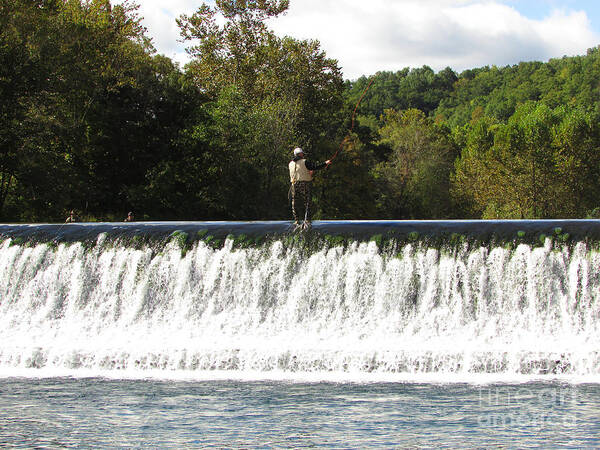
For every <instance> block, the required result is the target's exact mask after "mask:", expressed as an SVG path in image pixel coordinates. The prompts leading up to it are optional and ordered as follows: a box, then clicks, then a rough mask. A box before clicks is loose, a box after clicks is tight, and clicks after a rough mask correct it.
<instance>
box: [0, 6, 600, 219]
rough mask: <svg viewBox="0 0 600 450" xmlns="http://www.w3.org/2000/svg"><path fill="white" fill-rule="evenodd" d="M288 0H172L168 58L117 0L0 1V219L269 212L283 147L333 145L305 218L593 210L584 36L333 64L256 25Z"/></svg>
mask: <svg viewBox="0 0 600 450" xmlns="http://www.w3.org/2000/svg"><path fill="white" fill-rule="evenodd" d="M288 6H289V2H288V1H287V0H265V1H261V2H243V4H242V3H241V2H239V1H236V0H218V1H217V2H216V5H215V6H209V5H207V4H204V5H202V6H200V8H199V9H198V10H197V11H196V13H195V14H193V15H191V16H182V17H180V18H179V19H178V25H179V27H180V29H181V33H182V37H183V38H184V39H185V41H186V42H187V44H188V51H189V53H190V55H191V57H192V60H191V62H190V63H189V64H188V65H187V66H186V67H183V68H182V67H179V66H178V65H177V64H175V63H174V62H172V61H171V60H170V59H169V58H166V57H164V56H160V55H157V54H156V53H155V51H154V49H153V48H152V44H151V41H150V40H149V39H148V37H147V34H146V30H145V29H144V28H143V26H142V25H141V20H140V17H139V16H138V15H137V7H136V6H135V4H133V3H131V2H125V3H122V4H121V5H111V3H110V2H109V1H108V0H0V219H1V220H3V221H55V220H60V221H62V220H64V218H65V217H66V213H67V211H69V210H71V209H74V210H75V211H76V213H77V214H78V215H79V216H80V217H81V218H82V219H84V220H122V219H123V218H124V217H125V215H126V213H127V211H129V210H133V211H134V212H135V214H136V218H137V219H138V220H141V219H155V220H169V219H184V220H202V219H215V220H216V219H244V220H246V219H255V220H259V219H284V218H288V217H289V215H290V214H289V206H288V196H287V192H288V187H289V180H288V174H287V161H289V158H290V156H291V150H292V149H293V148H294V147H296V146H300V147H303V148H304V149H305V150H307V151H308V153H309V154H310V157H311V158H313V159H317V160H324V159H327V158H329V157H331V156H332V155H333V154H334V153H335V152H336V150H337V149H338V148H341V151H340V153H339V156H338V157H337V158H336V159H335V161H334V164H333V165H332V166H331V167H330V168H329V169H327V170H326V171H323V172H320V173H319V176H318V178H317V179H316V181H315V189H314V190H313V191H314V195H315V200H316V202H315V215H314V216H315V218H330V219H333V218H356V219H358V218H391V219H405V218H457V217H485V218H521V217H523V218H537V217H540V218H545V217H586V216H588V215H595V214H597V212H596V211H595V210H596V208H598V207H600V200H598V199H599V198H600V188H599V187H598V186H599V183H598V179H599V176H600V126H599V125H598V123H599V119H600V108H599V106H598V105H599V103H598V102H599V100H600V51H599V49H598V48H594V49H590V50H589V51H588V52H587V55H585V56H578V57H569V58H566V57H565V58H562V59H554V60H551V61H549V62H546V63H543V62H523V63H520V64H518V65H515V66H510V67H501V68H498V67H491V68H490V67H485V68H479V69H472V70H467V71H465V72H463V73H460V74H458V73H456V72H454V71H453V70H452V69H450V68H447V69H444V70H442V71H440V72H437V73H436V72H434V71H433V70H432V69H430V68H429V67H422V68H417V69H403V70H401V71H399V72H395V73H391V72H380V73H377V74H375V75H373V76H371V77H367V76H365V77H362V78H360V79H358V80H356V81H344V80H343V76H342V73H341V71H340V69H339V67H338V64H337V61H335V60H332V59H330V58H328V57H327V55H326V54H325V52H324V51H323V50H322V49H321V48H320V45H319V43H318V42H317V41H310V40H308V41H300V40H296V39H293V38H290V37H284V38H282V37H278V36H276V35H275V34H274V33H273V32H272V31H271V30H270V29H269V28H268V27H267V26H266V21H267V20H268V19H272V18H275V17H277V16H278V15H280V14H281V13H283V12H285V10H286V9H287V8H288ZM217 18H218V20H217ZM275 20H276V19H275ZM432 63H433V62H432ZM370 80H373V84H372V86H371V87H370V89H369V90H368V91H367V92H366V94H365V97H364V99H363V101H362V102H361V104H360V106H359V110H358V119H357V126H356V127H355V128H354V129H353V130H352V132H349V131H348V130H349V129H350V127H351V118H352V111H353V109H354V107H355V106H356V104H357V101H358V99H359V97H360V96H361V94H362V93H363V92H364V89H365V87H366V86H367V84H368V83H369V81H370Z"/></svg>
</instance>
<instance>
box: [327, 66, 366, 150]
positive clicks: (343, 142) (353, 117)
mask: <svg viewBox="0 0 600 450" xmlns="http://www.w3.org/2000/svg"><path fill="white" fill-rule="evenodd" d="M373 81H375V76H373V77H372V78H371V81H369V84H367V87H366V88H365V89H364V91H363V92H362V94H361V96H360V98H359V99H358V102H356V106H355V107H354V111H353V112H352V124H351V126H350V129H349V130H348V133H347V134H346V136H345V137H344V139H342V142H341V143H340V147H339V148H338V149H337V151H336V152H335V154H334V155H333V156H332V157H331V158H329V160H330V161H333V160H334V159H335V158H336V157H337V155H338V153H340V151H341V150H342V148H343V147H344V144H345V143H346V139H347V138H348V136H350V133H352V130H354V119H355V118H356V111H358V107H359V105H360V102H362V99H363V98H364V97H365V94H366V93H367V91H368V90H369V88H370V87H371V85H372V84H373Z"/></svg>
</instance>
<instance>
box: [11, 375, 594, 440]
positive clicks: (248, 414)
mask: <svg viewBox="0 0 600 450" xmlns="http://www.w3.org/2000/svg"><path fill="white" fill-rule="evenodd" d="M599 412H600V387H599V386H598V385H593V384H592V385H587V384H582V385H573V384H564V383H548V382H545V383H536V382H530V383H524V384H488V385H474V384H435V383H323V382H321V383H304V382H294V383H292V382H275V381H253V382H251V381H226V380H221V381H217V380H213V381H204V382H184V381H160V380H111V379H100V378H43V379H36V378H25V379H24V378H7V379H0V442H2V443H3V444H4V445H7V446H10V447H23V448H30V447H37V448H56V447H61V448H68V447H80V446H84V447H92V448H100V447H101V448H112V447H134V448H143V447H151V448H156V447H172V448H192V447H204V448H206V447H218V448H222V447H228V448H231V447H237V448H240V447H241V448H249V447H251V448H255V447H262V448H290V447H293V448H305V447H311V448H315V447H316V448H324V447H328V448H362V447H367V446H370V447H387V448H390V447H405V448H406V447H409V448H432V447H450V448H465V447H468V448H477V447H478V448H491V447H495V448H511V447H519V448H559V447H564V448H597V447H598V446H600V438H599V436H600V422H599V420H598V414H599Z"/></svg>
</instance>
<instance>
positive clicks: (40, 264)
mask: <svg viewBox="0 0 600 450" xmlns="http://www.w3.org/2000/svg"><path fill="white" fill-rule="evenodd" d="M105 240H106V234H101V235H100V236H99V237H98V240H97V242H96V243H95V244H94V245H86V244H84V243H82V242H74V243H68V244H67V243H60V244H58V245H51V244H42V243H38V244H30V245H27V244H25V243H19V242H17V241H14V240H11V239H10V238H9V239H6V240H4V241H3V242H2V243H1V244H0V368H4V369H6V368H35V369H39V370H42V371H43V370H47V369H53V368H68V369H70V370H73V371H77V370H83V369H88V370H102V371H119V370H137V371H142V372H143V371H150V370H155V369H156V370H162V371H167V372H178V371H184V372H186V373H190V372H194V373H199V372H203V371H231V372H232V373H233V372H247V371H253V372H259V373H273V372H282V373H306V372H309V373H375V374H431V373H447V374H515V375H536V376H537V375H540V376H545V375H576V376H590V375H591V376H598V375H599V374H600V353H599V352H600V348H599V346H598V344H599V343H600V300H599V297H600V253H598V252H597V251H595V250H593V249H591V248H589V247H588V246H587V245H586V244H585V243H583V242H579V243H574V244H572V245H566V244H565V245H554V244H552V243H550V240H547V241H546V245H544V246H537V247H533V246H530V245H526V244H520V245H514V246H511V247H507V246H493V245H490V246H473V245H457V246H454V247H449V248H443V247H442V248H436V247H433V246H428V245H427V244H426V243H425V242H414V243H403V244H402V245H399V246H397V247H395V248H393V249H388V250H382V249H380V248H379V247H378V246H377V244H376V243H375V242H353V243H349V244H347V243H346V244H345V245H339V246H336V245H334V244H329V245H323V246H322V247H321V248H316V249H313V250H311V251H307V250H306V249H305V248H302V247H301V246H297V245H296V246H294V245H289V244H288V243H286V242H284V241H283V240H277V239H273V240H270V241H267V242H266V243H263V244H261V245H256V246H254V247H247V248H238V247H236V246H234V242H233V241H232V240H231V239H227V240H226V241H225V243H224V245H223V246H222V247H220V248H213V246H210V245H208V244H207V243H205V242H203V241H198V242H196V243H195V244H194V245H193V246H192V247H191V248H190V249H188V250H187V251H186V252H182V249H181V248H180V246H178V245H177V242H175V241H171V242H168V243H165V244H162V245H160V246H156V245H154V246H153V245H149V244H148V245H145V246H144V245H137V246H128V245H125V244H118V243H114V242H113V243H108V242H105Z"/></svg>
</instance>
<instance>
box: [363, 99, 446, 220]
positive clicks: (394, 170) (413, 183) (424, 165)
mask: <svg viewBox="0 0 600 450" xmlns="http://www.w3.org/2000/svg"><path fill="white" fill-rule="evenodd" d="M379 134H380V136H381V140H380V141H379V142H380V143H381V144H383V145H387V146H389V147H390V148H391V149H392V153H391V155H390V158H389V160H388V161H386V162H383V163H381V164H379V165H378V166H377V167H376V168H375V169H374V176H375V177H376V178H377V179H378V180H379V186H380V189H381V193H380V195H379V201H380V202H381V203H380V208H381V209H383V210H384V211H387V214H389V216H391V217H392V218H401V217H410V218H419V219H423V218H443V217H448V216H449V215H450V214H451V210H450V207H451V204H450V194H449V192H450V191H449V187H450V183H449V178H450V173H451V171H452V168H453V163H454V159H455V158H456V155H457V150H456V147H455V146H454V144H453V142H452V140H451V138H450V136H449V132H448V130H447V129H446V128H444V127H440V126H438V125H437V124H435V123H434V122H433V121H431V120H430V119H428V118H427V117H426V116H425V114H424V113H423V112H421V111H419V110H416V109H410V110H407V111H404V112H401V113H399V112H396V111H393V110H387V111H386V113H385V115H384V116H383V126H382V127H381V129H380V130H379Z"/></svg>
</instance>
